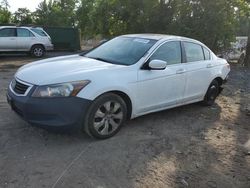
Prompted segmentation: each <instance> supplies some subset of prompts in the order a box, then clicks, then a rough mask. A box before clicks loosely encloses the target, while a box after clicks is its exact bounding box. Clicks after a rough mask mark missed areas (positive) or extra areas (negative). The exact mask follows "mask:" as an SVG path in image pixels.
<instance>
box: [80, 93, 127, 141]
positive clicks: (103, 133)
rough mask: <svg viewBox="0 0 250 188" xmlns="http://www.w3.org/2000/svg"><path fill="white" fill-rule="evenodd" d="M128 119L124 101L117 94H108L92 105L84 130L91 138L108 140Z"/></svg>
mask: <svg viewBox="0 0 250 188" xmlns="http://www.w3.org/2000/svg"><path fill="white" fill-rule="evenodd" d="M126 118H127V106H126V103H125V102H124V100H123V99H122V98H121V97H120V96H118V95H116V94H113V93H107V94H104V95H102V96H100V97H98V98H97V99H96V100H94V102H93V103H92V104H91V106H90V108H89V110H88V111H87V113H86V116H85V118H84V122H83V128H84V131H85V132H86V133H87V134H88V135H89V136H91V137H94V138H97V139H107V138H110V137H112V136H114V135H115V134H116V133H118V132H119V130H120V129H121V127H122V125H123V124H124V122H125V120H126Z"/></svg>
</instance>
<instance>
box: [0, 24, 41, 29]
mask: <svg viewBox="0 0 250 188" xmlns="http://www.w3.org/2000/svg"><path fill="white" fill-rule="evenodd" d="M3 28H25V29H30V28H37V29H42V28H41V27H27V26H8V25H7V26H0V29H3Z"/></svg>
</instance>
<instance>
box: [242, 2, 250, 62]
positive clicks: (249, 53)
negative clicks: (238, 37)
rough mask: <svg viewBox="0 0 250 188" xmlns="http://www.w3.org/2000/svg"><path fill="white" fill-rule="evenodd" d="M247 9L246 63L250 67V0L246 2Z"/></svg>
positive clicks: (245, 11)
mask: <svg viewBox="0 0 250 188" xmlns="http://www.w3.org/2000/svg"><path fill="white" fill-rule="evenodd" d="M244 5H245V6H244V7H245V9H243V10H244V13H245V17H246V18H247V21H248V41H247V48H246V56H245V59H244V65H245V66H246V67H250V0H247V1H246V3H245V4H244Z"/></svg>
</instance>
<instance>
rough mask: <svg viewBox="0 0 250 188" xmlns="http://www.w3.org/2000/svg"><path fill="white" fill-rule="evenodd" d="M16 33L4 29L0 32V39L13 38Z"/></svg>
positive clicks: (9, 29)
mask: <svg viewBox="0 0 250 188" xmlns="http://www.w3.org/2000/svg"><path fill="white" fill-rule="evenodd" d="M15 36H16V31H15V29H13V28H6V29H1V30H0V37H15Z"/></svg>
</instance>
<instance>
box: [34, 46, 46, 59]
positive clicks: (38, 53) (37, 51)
mask: <svg viewBox="0 0 250 188" xmlns="http://www.w3.org/2000/svg"><path fill="white" fill-rule="evenodd" d="M44 54H45V49H44V47H43V46H42V45H35V46H33V47H32V48H31V55H32V56H34V57H37V58H39V57H43V56H44Z"/></svg>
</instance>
